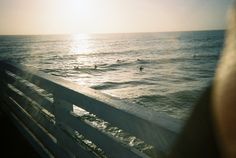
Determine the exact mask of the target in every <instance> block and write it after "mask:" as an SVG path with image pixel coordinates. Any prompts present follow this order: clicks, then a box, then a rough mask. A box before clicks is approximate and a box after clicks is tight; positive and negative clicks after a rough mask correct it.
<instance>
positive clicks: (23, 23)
mask: <svg viewBox="0 0 236 158" xmlns="http://www.w3.org/2000/svg"><path fill="white" fill-rule="evenodd" d="M232 1H233V0H0V34H57V33H113V32H114V33H116V32H159V31H181V30H209V29H225V28H226V14H227V9H228V7H229V6H230V5H231V3H232Z"/></svg>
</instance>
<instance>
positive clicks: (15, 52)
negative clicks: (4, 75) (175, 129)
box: [0, 30, 225, 120]
mask: <svg viewBox="0 0 236 158" xmlns="http://www.w3.org/2000/svg"><path fill="white" fill-rule="evenodd" d="M224 34H225V32H224V31H222V30H220V31H193V32H165V33H123V34H78V35H32V36H20V35H19V36H0V60H10V61H14V62H16V63H21V64H24V65H27V66H33V67H35V68H37V69H38V70H40V71H43V72H45V73H48V74H51V75H54V76H58V77H61V78H63V79H66V80H69V81H72V82H76V83H78V84H79V85H82V86H86V87H90V88H93V89H96V90H98V91H101V92H102V93H106V94H108V95H111V96H114V97H117V98H120V99H122V100H125V101H127V102H133V103H136V105H137V106H144V107H146V108H149V109H152V110H154V111H158V112H161V113H166V114H167V115H169V116H171V117H174V118H177V119H182V120H184V119H186V118H187V117H188V115H189V114H190V112H191V109H192V107H193V105H194V104H195V103H196V101H197V100H198V98H199V97H200V95H201V93H202V92H203V91H204V89H205V88H206V87H207V86H209V85H210V84H211V82H212V79H213V77H214V74H215V69H216V66H217V62H218V59H219V57H220V53H221V51H222V48H223V46H224Z"/></svg>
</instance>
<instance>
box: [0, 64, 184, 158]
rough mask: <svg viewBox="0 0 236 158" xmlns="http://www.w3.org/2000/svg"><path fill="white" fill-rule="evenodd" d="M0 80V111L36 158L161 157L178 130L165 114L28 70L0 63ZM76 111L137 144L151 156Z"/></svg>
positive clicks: (176, 125)
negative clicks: (2, 110)
mask: <svg viewBox="0 0 236 158" xmlns="http://www.w3.org/2000/svg"><path fill="white" fill-rule="evenodd" d="M0 75H1V78H0V79H1V81H0V88H1V89H0V90H1V94H2V95H1V97H0V98H1V101H2V102H4V106H3V105H2V106H1V107H2V108H3V109H4V110H5V111H6V112H7V113H8V114H9V115H10V116H11V118H12V119H13V120H14V123H15V124H16V125H17V127H18V128H19V129H20V131H22V134H23V135H24V136H26V138H27V139H28V140H29V141H30V143H31V144H32V146H34V147H35V149H36V150H37V151H38V152H39V153H40V155H41V156H42V157H62V158H64V157H81V158H87V157H114V158H126V157H127V158H133V157H156V156H158V157H165V155H167V154H168V152H169V150H170V145H171V144H173V142H174V140H175V138H176V136H177V134H178V132H179V130H180V128H181V123H180V122H179V121H178V120H175V119H173V118H170V117H168V116H166V115H163V114H159V113H156V112H154V111H151V110H149V109H146V108H143V107H140V106H137V105H135V104H130V103H124V102H123V101H121V100H119V99H116V98H113V97H111V96H108V95H105V94H102V93H100V92H98V91H96V90H93V89H89V88H85V87H81V86H79V85H78V84H75V83H72V82H69V81H65V80H63V79H60V78H58V77H54V76H51V75H48V74H45V73H43V72H39V71H37V70H34V69H33V68H29V67H25V66H22V65H19V64H13V63H9V62H5V61H0ZM82 109H83V110H82ZM85 110H86V111H85ZM76 111H80V112H81V111H82V113H86V114H87V115H89V116H91V117H93V118H94V120H100V123H101V124H109V126H112V127H116V128H115V129H116V130H117V131H118V133H119V132H120V131H122V132H124V133H127V135H130V136H132V138H135V139H137V140H139V141H141V142H142V141H143V142H142V143H143V144H145V145H147V146H150V150H151V152H150V151H149V152H146V151H144V150H142V149H140V147H139V148H138V147H136V146H135V145H132V144H131V145H130V143H124V142H123V141H122V138H120V137H118V136H116V135H115V134H112V132H108V131H106V128H101V127H99V124H98V125H97V123H96V121H91V120H90V121H89V120H88V119H86V118H83V114H82V115H81V113H80V114H78V113H77V112H76ZM88 113H89V114H88ZM101 120H102V121H101ZM94 122H95V123H94ZM123 140H124V139H123Z"/></svg>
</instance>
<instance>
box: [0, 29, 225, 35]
mask: <svg viewBox="0 0 236 158" xmlns="http://www.w3.org/2000/svg"><path fill="white" fill-rule="evenodd" d="M226 30H227V29H226V28H224V29H223V28H219V29H199V30H195V29H194V30H171V31H140V32H104V33H102V32H101V33H41V34H23V33H22V34H21V33H19V34H0V36H47V35H48V36H50V35H76V34H78V35H79V34H88V35H89V34H94V35H96V34H97V35H100V34H142V33H171V32H172V33H175V32H176V33H177V32H201V31H226Z"/></svg>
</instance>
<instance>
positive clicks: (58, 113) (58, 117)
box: [53, 95, 73, 156]
mask: <svg viewBox="0 0 236 158" xmlns="http://www.w3.org/2000/svg"><path fill="white" fill-rule="evenodd" d="M53 107H54V116H55V122H56V123H55V125H56V130H57V131H58V130H60V131H62V130H63V129H62V125H63V122H64V120H65V119H66V117H64V114H65V113H70V112H71V111H73V105H72V104H70V103H68V102H66V101H64V100H61V99H60V98H59V97H57V96H56V95H54V101H53ZM57 131H56V133H55V135H56V139H57V144H58V145H59V146H61V147H62V148H64V149H65V147H66V145H65V144H66V143H65V141H66V140H64V139H63V137H62V136H61V135H60V132H57ZM68 154H69V155H70V156H72V155H71V153H68Z"/></svg>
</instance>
